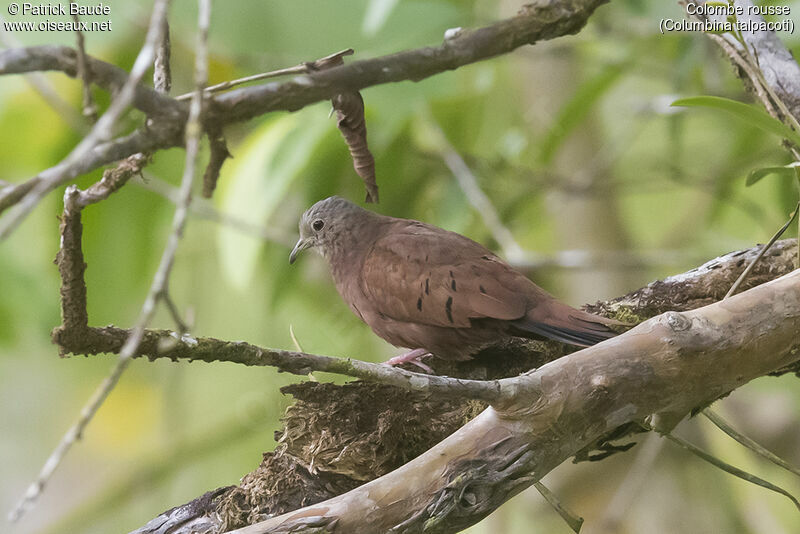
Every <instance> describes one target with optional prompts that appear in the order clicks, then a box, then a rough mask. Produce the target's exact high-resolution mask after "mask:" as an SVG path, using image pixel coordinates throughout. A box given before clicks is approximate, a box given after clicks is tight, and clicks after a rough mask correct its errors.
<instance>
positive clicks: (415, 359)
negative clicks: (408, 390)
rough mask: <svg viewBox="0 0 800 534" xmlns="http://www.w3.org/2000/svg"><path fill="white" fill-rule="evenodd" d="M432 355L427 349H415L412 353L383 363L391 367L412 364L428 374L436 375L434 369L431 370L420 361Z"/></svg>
mask: <svg viewBox="0 0 800 534" xmlns="http://www.w3.org/2000/svg"><path fill="white" fill-rule="evenodd" d="M430 355H431V353H430V352H428V351H427V350H425V349H414V350H412V351H409V352H406V353H405V354H401V355H399V356H395V357H394V358H389V359H388V360H386V361H385V362H383V363H384V365H389V366H392V367H394V366H395V365H400V364H403V363H410V364H413V365H416V366H417V367H419V368H420V369H422V370H424V371H425V372H426V373H429V374H434V372H433V369H431V368H430V367H428V366H427V365H425V364H424V363H422V361H420V360H421V359H422V358H424V357H425V356H430Z"/></svg>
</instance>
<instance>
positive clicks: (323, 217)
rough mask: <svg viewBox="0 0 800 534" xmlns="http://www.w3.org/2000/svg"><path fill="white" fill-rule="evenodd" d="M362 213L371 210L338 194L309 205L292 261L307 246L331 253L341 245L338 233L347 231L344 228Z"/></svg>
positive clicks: (323, 252) (302, 219)
mask: <svg viewBox="0 0 800 534" xmlns="http://www.w3.org/2000/svg"><path fill="white" fill-rule="evenodd" d="M360 213H369V212H367V211H366V210H363V209H361V208H359V207H358V206H356V205H355V204H353V203H352V202H350V201H348V200H345V199H343V198H342V197H336V196H334V197H329V198H326V199H325V200H320V201H319V202H317V203H316V204H314V205H313V206H311V207H310V208H308V209H307V210H306V212H305V213H303V216H302V217H301V218H300V225H299V226H300V239H299V240H298V241H297V244H296V245H295V246H294V248H293V249H292V253H291V254H289V263H294V261H295V260H296V259H297V255H298V254H300V252H302V251H304V250H305V249H307V248H316V249H317V251H318V252H320V253H321V254H322V255H323V256H327V255H328V254H329V253H330V252H331V251H332V250H334V249H335V248H336V246H337V245H338V242H337V240H338V236H341V235H342V234H346V233H347V232H341V230H346V229H347V228H348V226H349V225H351V224H352V223H353V220H354V219H355V218H356V217H355V216H356V215H358V214H360Z"/></svg>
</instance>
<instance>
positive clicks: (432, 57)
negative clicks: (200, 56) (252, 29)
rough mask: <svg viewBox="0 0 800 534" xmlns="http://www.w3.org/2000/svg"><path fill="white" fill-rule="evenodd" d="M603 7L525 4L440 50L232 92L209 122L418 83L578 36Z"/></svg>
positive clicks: (456, 35)
mask: <svg viewBox="0 0 800 534" xmlns="http://www.w3.org/2000/svg"><path fill="white" fill-rule="evenodd" d="M605 2H606V0H562V1H557V2H542V3H537V4H529V5H526V6H523V7H522V8H521V9H520V12H519V14H517V15H516V16H515V17H511V18H509V19H505V20H502V21H499V22H496V23H494V24H491V25H489V26H484V27H482V28H476V29H472V30H470V29H459V30H458V31H456V32H452V34H448V38H447V39H446V40H445V41H444V43H443V44H441V45H440V46H435V47H426V48H418V49H415V50H407V51H404V52H398V53H396V54H391V55H388V56H383V57H379V58H374V59H368V60H364V61H354V62H352V63H348V64H346V65H344V66H341V67H336V68H332V69H327V70H323V71H320V72H318V73H314V74H308V75H305V76H298V77H296V78H295V79H293V80H289V81H287V82H283V83H280V84H274V83H273V84H265V85H260V86H256V87H247V88H243V89H235V90H233V91H231V92H229V93H226V94H224V95H220V96H217V97H215V98H214V99H213V104H212V106H211V108H210V110H209V113H210V118H211V119H212V120H218V121H221V122H224V123H230V122H238V121H241V120H247V119H250V118H252V117H255V116H257V115H261V114H263V113H267V112H270V111H275V110H289V111H296V110H298V109H301V108H303V107H305V106H307V105H309V104H312V103H314V102H319V101H320V100H326V99H329V98H331V97H333V96H334V95H337V94H341V93H347V92H354V91H360V90H361V89H364V88H366V87H371V86H373V85H378V84H383V83H391V82H400V81H405V80H411V81H420V80H423V79H425V78H427V77H429V76H433V75H434V74H438V73H440V72H444V71H446V70H453V69H457V68H458V67H462V66H464V65H468V64H470V63H475V62H477V61H482V60H485V59H489V58H492V57H495V56H497V55H500V54H505V53H508V52H510V51H512V50H514V49H516V48H519V47H520V46H524V45H528V44H534V43H536V42H538V41H543V40H547V39H553V38H555V37H559V36H562V35H567V34H570V33H576V32H577V31H578V30H580V29H581V28H582V27H583V26H584V24H586V21H587V20H588V19H589V17H590V16H591V14H592V13H594V10H595V9H596V8H597V7H599V6H600V5H602V4H604V3H605Z"/></svg>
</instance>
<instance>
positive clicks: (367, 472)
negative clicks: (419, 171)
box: [136, 240, 800, 534]
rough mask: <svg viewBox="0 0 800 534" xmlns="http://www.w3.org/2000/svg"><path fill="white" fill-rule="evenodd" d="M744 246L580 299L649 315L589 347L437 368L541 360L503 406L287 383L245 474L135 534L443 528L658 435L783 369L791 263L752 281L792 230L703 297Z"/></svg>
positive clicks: (790, 313) (496, 372)
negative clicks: (287, 399)
mask: <svg viewBox="0 0 800 534" xmlns="http://www.w3.org/2000/svg"><path fill="white" fill-rule="evenodd" d="M757 252H758V247H756V248H753V249H749V250H745V251H739V252H734V253H731V254H727V255H725V256H721V257H719V258H716V259H714V260H712V261H710V262H707V263H706V264H704V265H703V266H701V267H698V268H696V269H693V270H691V271H689V272H687V273H683V274H680V275H677V276H674V277H670V278H667V279H665V280H660V281H656V282H653V283H651V284H650V285H648V286H647V287H645V288H642V289H640V290H638V291H635V292H633V293H631V294H629V295H626V296H624V297H621V298H619V299H616V300H614V301H610V302H604V303H598V304H596V305H595V306H592V307H590V309H592V310H593V311H599V312H606V313H607V312H614V313H615V314H616V315H617V316H623V317H629V318H638V319H640V320H643V319H646V318H648V317H652V316H654V315H658V314H661V315H659V316H658V317H656V318H654V319H652V320H649V321H647V322H645V323H644V324H641V325H640V326H638V327H637V328H635V329H634V330H632V331H631V332H629V333H627V334H624V335H622V336H620V337H618V338H615V339H613V340H611V341H609V342H606V343H603V344H601V345H598V346H595V347H592V348H590V349H585V350H582V351H580V352H577V353H572V354H570V355H567V356H566V357H563V358H558V356H559V355H560V352H559V350H558V349H556V348H555V346H553V345H550V344H543V343H537V342H534V343H531V342H522V341H520V342H513V343H506V344H503V345H501V346H497V347H492V348H490V349H487V351H485V352H484V353H482V354H480V355H479V357H478V358H477V359H476V360H474V361H472V362H465V363H463V364H461V366H453V365H452V364H447V363H443V364H440V365H439V368H438V369H437V372H440V373H441V372H446V373H447V374H449V375H450V376H468V377H472V378H475V377H477V376H483V377H485V378H498V377H499V376H517V375H518V374H519V373H520V372H523V371H524V370H526V369H529V368H531V367H536V366H540V365H542V364H543V363H544V362H546V361H549V360H553V359H555V361H553V362H552V363H549V364H547V365H543V366H541V367H539V368H538V369H537V370H536V371H534V372H532V373H530V374H526V375H522V376H520V377H518V378H517V379H513V380H516V382H515V385H516V387H518V397H517V398H518V400H517V401H514V402H513V403H511V404H508V403H505V404H503V405H499V404H498V405H496V406H494V407H490V408H486V409H484V407H485V406H486V405H485V404H483V403H480V402H478V401H469V400H463V401H458V400H442V399H439V398H436V397H435V396H428V397H426V396H422V395H414V394H409V392H408V391H405V390H400V389H398V388H394V387H391V386H383V385H376V384H370V383H365V382H353V383H350V384H345V385H343V386H335V385H333V384H319V383H311V382H309V383H303V384H296V385H293V386H290V387H288V388H285V389H284V392H287V393H291V394H292V395H294V396H295V397H296V398H297V399H298V401H297V403H296V404H295V405H294V406H292V407H290V408H289V409H288V410H287V413H286V416H285V418H284V424H285V428H284V430H283V431H282V432H281V433H279V436H277V437H278V441H279V443H280V444H279V446H278V448H277V449H276V451H275V452H273V453H267V454H265V456H264V461H263V462H262V464H261V466H259V468H258V469H256V470H255V471H253V472H252V473H250V474H248V475H246V476H245V477H244V478H243V479H242V483H241V484H240V485H239V486H232V487H229V488H221V489H219V490H216V493H209V494H206V495H205V496H204V497H203V498H201V499H199V500H197V501H193V502H191V503H189V504H187V505H184V506H182V507H178V508H175V509H173V510H170V511H168V512H165V513H164V514H162V515H161V516H159V517H157V518H156V519H154V520H153V521H151V522H150V523H148V525H146V526H145V527H143V528H142V529H139V530H137V531H136V532H139V533H151V532H165V531H166V529H167V528H168V527H169V528H171V529H172V530H169V532H176V533H178V532H187V533H188V532H209V533H211V532H214V533H217V532H225V531H227V530H230V529H232V528H237V527H244V526H245V525H251V526H250V527H246V528H244V529H243V530H241V531H239V532H242V533H243V534H244V533H248V534H252V533H256V532H258V533H261V532H289V531H295V530H298V529H299V530H301V531H308V532H315V531H333V532H352V531H358V532H386V531H389V530H390V529H392V528H396V531H397V532H421V531H422V529H423V526H424V528H426V529H428V530H430V531H433V532H457V531H458V530H461V529H463V528H465V527H467V526H469V525H471V524H474V523H475V522H477V521H479V520H480V519H481V518H483V517H485V516H486V515H487V514H489V513H490V512H491V511H493V510H494V509H496V508H497V507H498V506H500V505H501V504H502V503H503V502H505V501H506V500H507V499H508V498H510V497H511V496H513V495H515V494H516V493H518V492H519V491H521V490H522V489H524V488H526V487H528V486H530V485H531V484H532V483H533V482H535V481H536V480H539V479H540V478H541V477H542V476H544V475H545V474H546V473H547V472H549V471H550V470H551V469H553V468H554V467H555V466H557V465H558V464H560V463H561V462H563V461H564V460H565V459H567V458H569V457H571V456H575V457H576V459H597V458H600V457H604V456H606V455H608V454H610V453H612V452H614V451H615V450H620V448H619V447H618V446H616V445H615V444H614V440H616V439H619V438H620V437H622V436H626V435H629V434H631V433H635V432H641V431H643V428H642V424H646V425H652V426H655V427H656V428H657V429H659V430H662V431H668V430H670V429H671V428H672V427H673V426H674V425H675V424H677V422H678V421H680V420H681V419H682V418H683V417H685V416H686V415H687V414H688V413H690V412H691V411H693V410H697V409H700V408H702V407H704V406H706V405H708V404H709V403H711V402H713V401H714V400H715V399H717V398H719V397H721V396H724V395H726V394H727V393H729V392H730V391H731V390H733V389H734V388H736V387H738V386H739V385H741V384H743V383H745V382H747V381H748V380H751V379H752V378H755V377H757V376H762V375H765V374H769V373H774V372H787V371H797V370H798V368H800V367H798V363H797V362H798V360H800V336H798V335H797V334H798V332H800V272H798V271H795V272H793V273H792V274H790V275H788V276H786V277H784V278H782V279H780V280H779V281H774V282H771V283H768V284H763V283H764V282H765V281H767V280H771V279H773V278H775V277H777V276H780V275H782V274H785V273H789V272H791V271H792V269H793V268H794V267H793V265H794V263H793V262H794V255H795V241H794V240H784V241H779V242H778V243H776V244H775V245H774V248H773V249H771V251H770V252H769V253H768V255H767V256H766V257H765V258H763V259H762V260H761V262H759V264H757V267H756V269H754V271H753V272H752V275H751V277H749V278H748V279H747V280H746V282H745V283H746V287H747V288H751V287H754V286H758V287H757V288H756V289H753V290H750V291H747V292H745V293H742V294H740V295H737V296H735V297H732V298H731V299H728V300H726V301H725V302H716V301H718V300H719V299H721V298H722V296H724V294H725V292H726V291H727V289H728V288H729V287H730V285H731V284H732V283H733V281H734V280H735V279H736V277H737V276H738V274H739V273H741V271H742V270H743V269H744V267H745V266H746V265H747V263H749V261H752V258H753V257H754V256H755V255H756V254H757ZM759 284H763V285H759ZM700 306H705V307H704V308H701V309H698V310H696V311H689V310H693V309H694V308H698V307H700ZM670 308H671V309H673V310H675V311H672V312H667V313H664V311H665V310H666V309H670ZM754 356H758V357H754ZM434 363H436V362H434ZM526 366H527V367H526ZM482 410H483V411H482ZM476 414H479V415H477V417H475V415H476ZM473 417H474V419H472V418H473ZM470 419H472V420H471V421H469V422H468V423H467V421H468V420H470ZM465 423H466V424H465ZM462 425H463V427H462ZM459 427H462V428H459ZM453 432H454V433H453ZM451 433H452V435H450V437H447V438H446V439H445V440H444V441H442V442H441V443H439V444H438V445H435V446H434V444H435V443H438V442H439V441H440V440H441V439H442V438H444V437H445V436H448V435H449V434H451ZM431 447H433V448H431ZM429 449H430V450H429ZM598 450H599V451H600V453H599V454H597V453H594V455H592V451H598ZM426 451H427V452H426ZM420 455H421V456H420ZM417 456H418V457H417ZM415 457H417V458H416V459H414V460H413V461H411V462H409V463H405V462H407V461H408V460H409V459H411V458H415ZM404 463H405V465H403V464H404ZM387 473H388V474H387ZM382 475H386V476H383V477H382V478H380V479H377V480H374V481H373V482H369V483H368V484H364V482H367V481H370V480H373V479H375V478H376V477H379V476H382ZM349 490H352V491H349ZM346 491H349V493H344V492H346ZM340 494H341V495H340ZM335 495H339V496H338V497H334V496H335ZM331 497H334V499H333V500H327V501H326V500H325V499H330V498H331ZM320 501H324V502H320ZM315 503H317V504H315ZM309 505H311V506H309ZM304 507H305V508H304ZM298 508H301V510H298V511H296V512H291V510H296V509H298ZM286 512H289V513H288V514H286ZM279 514H286V515H284V516H280V517H275V518H273V519H269V520H267V522H266V523H263V524H261V525H258V526H255V525H252V524H253V523H255V522H257V521H259V520H264V519H266V518H268V517H270V516H278V515H279ZM181 525H183V526H181ZM188 525H191V527H189V526H188ZM199 525H202V526H203V528H205V529H206V530H202V529H201V528H199Z"/></svg>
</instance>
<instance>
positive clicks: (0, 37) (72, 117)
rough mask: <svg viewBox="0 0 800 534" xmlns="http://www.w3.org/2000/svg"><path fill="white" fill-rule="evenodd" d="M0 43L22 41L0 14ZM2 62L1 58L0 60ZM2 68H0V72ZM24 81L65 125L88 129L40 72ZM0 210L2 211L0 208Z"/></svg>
mask: <svg viewBox="0 0 800 534" xmlns="http://www.w3.org/2000/svg"><path fill="white" fill-rule="evenodd" d="M0 43H2V44H3V46H5V47H6V48H21V47H22V46H23V45H22V43H21V42H20V41H19V40H17V39H16V38H15V37H14V36H13V35H12V34H11V33H9V32H8V31H6V30H5V19H3V16H2V15H0ZM0 62H2V60H0ZM2 72H3V69H2V68H0V73H2ZM24 78H25V81H26V82H27V83H28V85H30V86H31V88H32V89H33V90H34V91H35V92H37V93H38V94H39V96H41V97H42V99H43V100H44V101H45V102H46V103H47V104H48V105H49V106H50V107H51V108H53V109H54V110H55V111H56V113H57V114H58V116H59V117H61V118H62V119H63V120H64V122H66V123H67V125H68V126H69V127H70V128H72V129H73V130H74V131H76V132H78V133H81V134H84V133H86V132H87V131H88V127H87V125H86V122H85V121H84V120H83V118H82V117H81V115H80V114H79V113H77V112H76V111H75V110H74V109H73V107H72V106H71V105H70V104H69V103H68V102H67V101H66V100H64V99H63V98H61V95H59V94H58V92H56V90H55V89H54V88H53V84H52V83H50V81H49V80H48V79H47V78H45V77H44V76H43V75H42V73H40V72H31V73H29V74H26V75H25V76H24ZM0 211H2V210H1V209H0Z"/></svg>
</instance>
